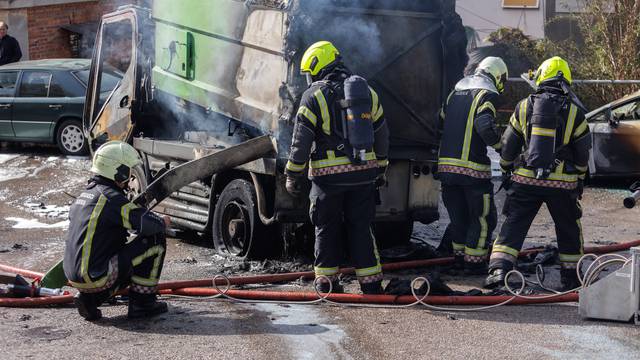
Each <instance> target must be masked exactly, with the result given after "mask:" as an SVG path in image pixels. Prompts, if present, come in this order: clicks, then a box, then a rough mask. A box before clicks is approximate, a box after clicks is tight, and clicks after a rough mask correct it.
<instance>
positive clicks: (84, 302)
mask: <svg viewBox="0 0 640 360" xmlns="http://www.w3.org/2000/svg"><path fill="white" fill-rule="evenodd" d="M73 302H74V303H75V305H76V308H78V313H79V314H80V316H82V317H83V318H84V319H85V320H87V321H96V320H99V319H100V318H102V312H101V311H100V309H98V305H99V304H98V301H97V298H96V295H95V294H88V293H78V294H77V295H76V296H75V297H74V298H73Z"/></svg>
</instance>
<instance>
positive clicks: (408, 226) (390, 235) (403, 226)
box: [373, 221, 413, 249]
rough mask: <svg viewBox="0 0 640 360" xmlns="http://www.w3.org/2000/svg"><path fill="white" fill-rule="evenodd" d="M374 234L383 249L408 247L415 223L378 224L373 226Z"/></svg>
mask: <svg viewBox="0 0 640 360" xmlns="http://www.w3.org/2000/svg"><path fill="white" fill-rule="evenodd" d="M373 232H374V235H375V236H376V242H377V244H378V247H380V248H381V249H386V248H391V247H394V246H399V245H406V244H408V243H409V240H411V234H412V233H413V221H385V222H377V223H375V224H374V226H373Z"/></svg>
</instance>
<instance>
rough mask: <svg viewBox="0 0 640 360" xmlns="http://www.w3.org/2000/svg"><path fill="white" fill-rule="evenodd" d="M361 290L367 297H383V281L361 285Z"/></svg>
mask: <svg viewBox="0 0 640 360" xmlns="http://www.w3.org/2000/svg"><path fill="white" fill-rule="evenodd" d="M360 290H362V293H363V294H365V295H382V294H384V291H383V290H382V280H378V281H374V282H370V283H360Z"/></svg>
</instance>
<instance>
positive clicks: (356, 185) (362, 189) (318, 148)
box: [286, 41, 389, 294]
mask: <svg viewBox="0 0 640 360" xmlns="http://www.w3.org/2000/svg"><path fill="white" fill-rule="evenodd" d="M301 73H302V74H303V75H305V76H306V78H307V82H308V84H309V88H308V89H307V90H306V91H305V93H304V94H303V95H302V99H301V102H300V107H299V110H298V113H297V116H296V121H295V126H294V132H293V140H292V144H291V152H290V155H289V161H288V162H287V165H286V175H287V182H286V187H287V190H288V191H289V193H291V194H292V195H293V196H300V195H302V188H303V183H304V181H306V179H305V176H304V175H305V169H306V168H307V163H308V175H309V179H310V180H311V182H312V187H311V191H310V194H309V199H310V203H311V205H310V210H309V215H310V218H311V222H312V223H313V224H314V226H315V234H316V241H315V263H314V270H315V274H316V277H320V276H324V277H326V278H328V279H329V280H330V281H331V285H330V283H329V282H328V281H326V279H325V278H324V277H322V278H320V279H321V280H320V281H319V283H318V288H319V290H320V291H322V292H328V290H329V287H330V286H332V288H333V291H342V289H341V287H340V286H339V282H338V271H339V265H340V262H341V260H342V254H343V249H344V248H345V246H344V243H343V231H344V235H346V239H345V240H346V245H347V246H346V247H347V251H348V253H349V255H350V257H351V262H352V264H353V265H354V266H355V268H356V275H357V278H358V281H359V283H360V288H361V290H362V292H363V293H365V294H379V293H382V287H381V283H382V268H381V266H380V258H379V255H378V250H377V248H376V243H375V239H374V236H373V233H372V231H371V225H372V222H373V219H374V216H375V206H376V203H375V194H376V182H378V184H379V183H381V182H383V181H384V180H383V179H384V172H385V169H386V167H387V165H388V161H387V152H388V148H389V139H388V138H389V130H388V128H387V125H386V123H385V118H384V113H383V109H382V105H381V104H380V101H379V98H378V95H377V94H376V92H375V91H374V90H373V89H371V88H370V87H369V86H368V85H367V83H366V80H364V79H363V78H361V77H358V76H353V75H352V73H351V71H349V69H347V67H346V66H345V65H344V64H343V62H342V59H341V56H340V53H339V51H338V50H337V49H336V47H335V46H334V45H333V44H331V43H330V42H328V41H320V42H318V43H315V44H313V45H312V46H311V47H310V48H309V49H308V50H307V51H306V52H305V53H304V55H303V57H302V64H301ZM309 160H310V161H309ZM323 280H324V281H323Z"/></svg>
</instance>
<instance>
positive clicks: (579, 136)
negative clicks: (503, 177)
mask: <svg viewBox="0 0 640 360" xmlns="http://www.w3.org/2000/svg"><path fill="white" fill-rule="evenodd" d="M532 80H535V81H536V85H537V86H538V88H537V91H536V92H535V94H533V95H531V96H529V97H528V98H526V99H524V100H522V101H521V102H520V103H518V105H517V106H516V109H515V111H514V113H513V116H511V120H510V123H509V126H508V128H507V130H506V131H505V133H504V135H503V146H502V152H501V156H502V158H501V160H500V166H501V167H502V169H503V171H504V172H505V173H507V174H511V173H512V177H511V180H512V185H511V186H510V189H509V190H508V192H507V199H506V201H505V205H504V210H503V213H504V214H505V215H506V216H507V219H506V220H505V222H504V224H503V225H502V228H501V230H500V236H499V237H498V238H497V239H496V241H495V243H494V245H493V250H492V253H491V259H490V261H489V276H488V277H487V279H486V280H485V286H486V287H489V288H491V287H496V286H499V285H501V284H503V283H504V278H505V276H506V273H507V272H508V271H509V270H511V269H513V268H514V266H515V264H516V261H517V259H518V254H519V252H520V249H521V248H522V245H523V243H524V239H525V237H526V235H527V231H528V230H529V227H530V226H531V222H532V221H533V219H534V218H535V216H536V214H537V213H538V210H540V207H541V206H542V204H543V203H545V204H547V208H548V209H549V213H550V214H551V217H552V218H553V221H554V223H555V227H556V235H557V239H558V248H559V250H560V264H561V272H560V275H561V281H562V285H563V287H564V289H565V290H571V289H574V288H576V287H578V286H579V281H578V278H577V274H576V266H577V262H578V260H579V259H580V257H581V256H582V254H583V239H582V227H581V224H580V218H581V217H582V209H581V207H580V203H579V202H578V199H579V198H580V197H581V195H582V188H583V185H582V183H583V179H584V177H585V174H586V171H587V166H588V160H589V149H590V148H591V136H590V134H589V127H588V125H587V121H586V120H585V117H584V107H583V106H582V104H581V103H580V100H579V99H578V98H577V97H576V96H575V95H574V94H573V92H572V91H571V88H570V85H571V71H570V69H569V65H568V64H567V62H566V61H564V60H563V59H561V58H559V57H553V58H551V59H548V60H546V61H545V62H544V63H542V65H541V66H540V68H539V69H538V71H537V72H536V74H535V77H534V78H533V79H532ZM523 147H524V149H523Z"/></svg>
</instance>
